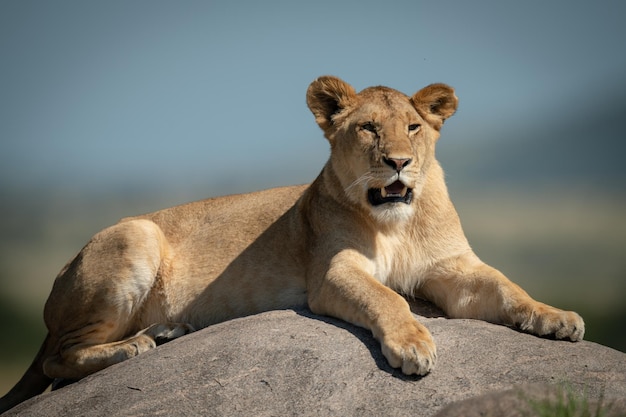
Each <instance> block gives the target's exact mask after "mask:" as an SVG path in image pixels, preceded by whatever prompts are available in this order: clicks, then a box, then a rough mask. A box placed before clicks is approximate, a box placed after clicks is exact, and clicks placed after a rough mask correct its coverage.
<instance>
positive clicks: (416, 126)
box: [409, 123, 421, 132]
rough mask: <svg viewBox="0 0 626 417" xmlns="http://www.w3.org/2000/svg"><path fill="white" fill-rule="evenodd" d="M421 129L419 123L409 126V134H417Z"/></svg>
mask: <svg viewBox="0 0 626 417" xmlns="http://www.w3.org/2000/svg"><path fill="white" fill-rule="evenodd" d="M420 127H421V125H420V124H419V123H414V124H412V125H409V132H416V131H417V130H418V129H419V128H420Z"/></svg>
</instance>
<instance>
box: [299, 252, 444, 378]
mask: <svg viewBox="0 0 626 417" xmlns="http://www.w3.org/2000/svg"><path fill="white" fill-rule="evenodd" d="M346 258H349V257H346V256H341V255H338V256H337V257H336V259H334V261H333V262H332V263H331V267H330V269H329V270H328V271H327V272H326V273H325V274H323V275H322V274H320V276H323V277H324V278H323V279H319V280H315V279H311V280H310V281H309V292H308V293H309V308H310V309H311V311H313V312H314V313H316V314H324V315H329V316H333V317H337V318H340V319H342V320H345V321H347V322H349V323H352V324H356V325H358V326H361V327H365V328H367V329H369V330H371V331H372V334H373V335H374V337H375V338H376V339H377V340H378V341H379V342H380V343H381V348H382V353H383V355H384V356H385V358H386V359H387V361H388V362H389V364H390V365H391V366H392V367H394V368H401V369H402V372H403V373H405V374H407V375H409V374H417V375H425V374H427V373H428V372H430V371H431V370H432V368H433V367H434V364H435V361H436V358H437V352H436V347H435V343H434V341H433V339H432V336H431V335H430V332H429V331H428V329H427V328H426V327H424V326H423V325H422V324H421V323H419V322H418V321H417V320H416V319H415V318H414V317H413V315H412V314H411V310H410V308H409V305H408V303H407V302H406V300H405V299H404V298H403V297H401V296H400V295H399V294H397V293H396V292H395V291H393V290H391V289H390V288H388V287H386V286H384V285H383V284H381V283H380V282H378V281H377V280H376V279H375V278H374V277H373V276H371V275H370V274H368V273H367V272H366V271H364V270H362V269H361V268H360V267H359V266H358V265H359V262H350V260H349V259H346Z"/></svg>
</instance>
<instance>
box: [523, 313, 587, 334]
mask: <svg viewBox="0 0 626 417" xmlns="http://www.w3.org/2000/svg"><path fill="white" fill-rule="evenodd" d="M521 327H522V330H525V331H527V332H530V333H533V334H536V335H538V336H554V337H555V338H556V339H569V340H571V341H573V342H578V341H580V340H582V339H583V337H584V335H585V322H584V321H583V319H582V317H580V316H579V315H578V314H577V313H575V312H573V311H563V310H559V309H556V308H553V307H542V308H540V309H537V310H536V311H535V312H534V314H533V315H532V317H531V319H530V320H529V323H527V324H523V325H522V326H521Z"/></svg>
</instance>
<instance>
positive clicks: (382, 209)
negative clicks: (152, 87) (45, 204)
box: [0, 76, 585, 410]
mask: <svg viewBox="0 0 626 417" xmlns="http://www.w3.org/2000/svg"><path fill="white" fill-rule="evenodd" d="M306 99H307V104H308V106H309V108H310V110H311V112H312V113H313V115H314V116H315V121H316V122H317V124H318V125H319V126H320V127H321V129H322V130H323V132H324V135H325V136H326V138H327V139H328V141H329V142H330V148H331V154H330V158H329V160H328V162H327V163H326V165H325V166H324V168H323V169H322V172H321V173H320V175H319V176H318V177H317V178H316V179H315V181H314V182H313V183H312V184H311V185H310V186H295V187H285V188H276V189H272V190H267V191H260V192H255V193H251V194H244V195H234V196H229V197H221V198H214V199H209V200H204V201H199V202H195V203H190V204H186V205H182V206H178V207H173V208H169V209H165V210H162V211H158V212H155V213H152V214H147V215H144V216H138V217H132V218H126V219H122V220H121V221H120V222H119V223H118V224H116V225H114V226H112V227H109V228H108V229H105V230H103V231H101V232H99V233H98V234H96V235H95V236H94V237H93V238H92V239H91V240H90V241H89V243H87V245H86V246H85V247H84V248H83V249H82V250H81V251H80V253H79V254H78V255H77V256H76V257H75V258H74V259H73V260H71V261H70V262H69V263H68V264H67V265H66V266H65V267H64V268H63V270H62V271H61V272H60V274H59V275H58V277H57V278H56V281H55V283H54V286H53V288H52V292H51V294H50V297H49V298H48V301H47V303H46V306H45V310H44V317H45V322H46V326H47V327H48V335H47V337H46V339H45V341H44V343H43V345H42V347H41V350H40V351H39V353H38V354H37V356H36V358H35V359H34V361H33V364H32V365H31V366H30V368H29V369H28V370H27V371H26V373H25V375H24V376H23V377H22V379H21V380H20V381H19V382H18V383H17V385H16V386H15V387H14V388H13V389H12V390H11V391H10V392H9V393H8V394H7V395H6V396H5V397H3V398H2V400H1V404H0V409H1V410H7V409H8V408H10V407H12V406H14V405H15V404H17V403H19V402H21V401H24V400H25V399H27V398H29V397H31V396H33V395H36V394H38V393H40V392H42V391H43V390H44V389H45V388H46V387H47V386H48V385H49V384H50V383H51V382H52V380H53V379H54V378H64V379H79V378H82V377H84V376H86V375H89V374H91V373H93V372H96V371H98V370H100V369H103V368H105V367H107V366H109V365H112V364H114V363H117V362H121V361H123V360H126V359H128V358H131V357H133V356H136V355H138V354H140V353H142V352H144V351H146V350H148V349H152V348H154V347H155V346H156V345H157V344H159V343H160V342H162V341H165V340H169V339H172V338H176V337H179V336H182V335H184V334H186V333H188V332H191V331H193V330H194V329H200V328H203V327H206V326H209V325H211V324H213V323H217V322H221V321H224V320H228V319H232V318H235V317H240V316H245V315H249V314H255V313H259V312H262V311H266V310H272V309H284V308H290V307H296V306H307V305H308V307H309V308H310V309H311V311H313V312H314V313H316V314H322V315H329V316H334V317H337V318H340V319H343V320H345V321H348V322H350V323H353V324H356V325H359V326H363V327H365V328H367V329H369V330H371V332H372V334H373V336H374V337H375V338H376V339H377V340H379V341H380V344H381V347H382V352H383V354H384V356H385V357H386V358H387V360H388V361H389V364H390V365H391V366H392V367H394V368H401V369H402V372H404V373H405V374H417V375H425V374H427V373H428V372H430V371H431V370H432V369H433V366H434V364H435V360H436V357H437V354H436V349H435V343H434V342H433V339H432V337H431V335H430V333H429V332H428V329H426V328H425V327H424V326H423V325H422V324H420V323H419V322H418V321H417V320H415V318H414V316H413V315H412V314H411V311H410V309H409V305H408V303H407V301H406V300H405V299H404V298H403V297H402V296H401V295H399V294H403V295H407V296H418V297H422V298H425V299H428V300H430V301H432V302H433V303H435V304H436V305H437V306H439V307H440V308H441V309H443V310H444V311H445V313H446V314H447V315H448V316H449V317H458V318H475V319H482V320H487V321H490V322H495V323H503V324H506V325H509V326H515V327H517V328H519V329H521V330H523V331H526V332H529V333H533V334H536V335H540V336H543V335H553V336H554V337H556V338H557V339H570V340H573V341H577V340H581V339H582V338H583V334H584V328H585V325H584V323H583V320H582V319H581V317H580V316H579V315H578V314H576V313H574V312H567V311H562V310H559V309H556V308H554V307H550V306H548V305H546V304H542V303H540V302H537V301H535V300H533V299H532V298H531V297H530V296H529V295H528V294H527V293H526V292H524V290H522V289H521V288H520V287H518V286H517V285H515V284H514V283H512V282H511V281H509V280H508V279H507V278H506V277H505V276H504V275H502V274H501V273H500V272H499V271H497V270H495V269H494V268H492V267H490V266H488V265H486V264H484V263H483V262H482V261H481V260H480V259H478V257H477V256H476V255H475V254H474V253H473V252H472V250H471V248H470V246H469V244H468V242H467V239H466V238H465V236H464V234H463V231H462V229H461V224H460V222H459V218H458V216H457V213H456V211H455V209H454V207H453V205H452V203H451V202H450V199H449V197H448V193H447V189H446V185H445V183H444V176H443V171H442V169H441V167H440V165H439V163H438V162H437V160H436V159H435V143H436V142H437V139H438V138H439V131H440V130H441V127H442V125H443V123H444V121H445V120H446V119H447V118H448V117H450V116H452V115H453V114H454V112H455V111H456V108H457V104H458V99H457V97H456V96H455V94H454V90H453V89H452V88H451V87H449V86H447V85H444V84H432V85H429V86H427V87H425V88H424V89H422V90H420V91H418V92H417V93H415V94H414V95H413V96H411V97H408V96H406V95H404V94H402V93H400V92H398V91H396V90H393V89H391V88H387V87H371V88H367V89H365V90H363V91H361V92H360V93H357V92H356V91H355V90H354V88H353V87H352V86H350V85H349V84H347V83H345V82H344V81H342V80H340V79H339V78H336V77H331V76H324V77H320V78H318V79H316V80H315V81H313V83H311V85H310V86H309V88H308V91H307V96H306Z"/></svg>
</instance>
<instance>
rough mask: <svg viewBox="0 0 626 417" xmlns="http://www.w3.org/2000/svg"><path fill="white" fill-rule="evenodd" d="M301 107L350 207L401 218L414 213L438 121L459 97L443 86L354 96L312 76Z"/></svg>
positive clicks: (337, 82) (342, 85)
mask: <svg viewBox="0 0 626 417" xmlns="http://www.w3.org/2000/svg"><path fill="white" fill-rule="evenodd" d="M307 104H308V106H309V109H311V112H312V113H313V115H314V116H315V120H316V122H317V124H318V125H319V126H320V127H321V129H322V130H323V131H324V136H325V137H326V138H327V139H328V141H329V142H330V146H331V156H330V160H329V163H328V165H327V169H329V170H331V171H332V174H334V176H335V177H336V180H337V182H338V184H339V188H340V192H342V193H343V196H340V197H339V198H344V197H345V198H347V199H348V201H349V202H351V203H352V204H353V205H357V206H359V207H361V208H363V209H365V210H366V211H367V212H369V213H370V214H371V215H372V216H373V217H374V218H375V219H377V220H379V221H383V222H386V221H394V222H397V221H401V220H404V219H408V218H410V217H411V215H412V214H413V212H414V207H415V200H416V198H417V197H418V196H419V194H420V193H421V190H422V188H423V186H424V183H425V181H426V178H427V173H428V169H429V167H430V165H431V164H432V162H433V161H434V160H435V143H436V142H437V139H438V138H439V131H440V129H441V127H442V125H443V123H444V121H445V120H446V119H447V118H448V117H450V116H452V115H453V114H454V112H455V111H456V108H457V105H458V99H457V97H456V96H455V94H454V90H453V89H452V88H451V87H449V86H447V85H445V84H432V85H429V86H427V87H425V88H423V89H422V90H420V91H418V92H417V93H415V94H414V95H413V96H411V97H408V96H406V95H405V94H403V93H401V92H399V91H397V90H394V89H391V88H388V87H370V88H366V89H365V90H363V91H361V92H359V93H357V92H356V91H355V90H354V88H353V87H352V86H351V85H349V84H347V83H346V82H344V81H343V80H341V79H339V78H337V77H332V76H324V77H320V78H318V79H317V80H315V81H313V82H312V83H311V85H310V86H309V89H308V91H307Z"/></svg>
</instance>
